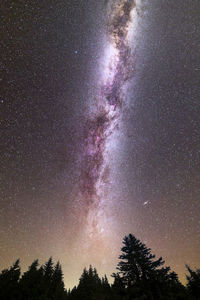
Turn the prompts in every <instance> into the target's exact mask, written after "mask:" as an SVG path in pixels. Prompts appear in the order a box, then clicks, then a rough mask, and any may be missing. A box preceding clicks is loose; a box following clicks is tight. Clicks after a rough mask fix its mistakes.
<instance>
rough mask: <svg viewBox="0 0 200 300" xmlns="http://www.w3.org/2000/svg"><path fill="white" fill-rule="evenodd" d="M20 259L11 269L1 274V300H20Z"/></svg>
mask: <svg viewBox="0 0 200 300" xmlns="http://www.w3.org/2000/svg"><path fill="white" fill-rule="evenodd" d="M19 278H20V266H19V259H18V260H16V262H15V263H14V264H13V266H11V267H10V269H5V270H3V271H2V272H1V273H0V299H6V300H12V299H19Z"/></svg>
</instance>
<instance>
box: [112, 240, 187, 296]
mask: <svg viewBox="0 0 200 300" xmlns="http://www.w3.org/2000/svg"><path fill="white" fill-rule="evenodd" d="M123 244H124V246H123V247H122V249H121V251H122V254H121V255H120V256H119V259H120V261H119V263H118V266H117V270H118V273H117V274H113V277H114V278H115V285H116V281H118V282H119V281H120V279H121V280H122V283H123V285H124V287H125V290H126V292H127V293H128V294H129V295H130V297H131V298H133V299H134V298H136V297H141V296H142V297H144V299H170V297H171V294H172V289H171V286H172V285H179V284H180V283H179V281H178V279H177V276H175V275H176V274H175V273H174V272H173V273H170V272H169V271H170V267H163V264H164V260H163V259H162V257H160V258H159V259H157V260H156V259H155V255H153V254H152V253H151V249H150V248H147V247H146V245H145V244H143V243H142V242H141V241H140V240H138V239H136V237H135V236H134V235H132V234H129V235H128V236H125V237H124V239H123ZM172 283H173V284H172ZM180 285H181V284H180Z"/></svg>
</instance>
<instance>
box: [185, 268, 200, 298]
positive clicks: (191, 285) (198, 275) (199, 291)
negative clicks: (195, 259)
mask: <svg viewBox="0 0 200 300" xmlns="http://www.w3.org/2000/svg"><path fill="white" fill-rule="evenodd" d="M186 268H187V270H188V272H189V275H186V279H187V288H188V291H189V293H190V294H191V295H192V296H193V297H194V299H195V300H199V299H200V269H197V270H195V271H194V270H192V269H191V268H190V267H189V266H188V265H186Z"/></svg>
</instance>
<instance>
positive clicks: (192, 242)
mask: <svg viewBox="0 0 200 300" xmlns="http://www.w3.org/2000/svg"><path fill="white" fill-rule="evenodd" d="M0 15H1V21H0V22H1V24H0V32H1V39H0V268H1V269H3V268H6V267H8V266H9V265H11V264H12V263H13V262H14V261H15V260H16V259H17V258H18V257H19V258H20V259H21V265H22V267H23V270H25V269H26V268H27V267H28V265H30V264H31V263H32V261H33V260H34V259H35V258H39V261H40V263H44V262H45V261H46V260H47V259H48V258H49V257H50V256H53V259H54V260H55V261H56V260H60V262H61V264H62V267H63V271H64V275H65V284H66V287H67V288H69V287H72V286H73V285H74V284H77V282H78V279H79V277H80V275H81V272H82V270H83V268H84V267H85V266H88V265H89V264H92V265H94V266H95V267H96V268H97V271H98V272H99V273H100V275H102V274H104V273H106V274H107V275H108V276H109V275H110V274H112V273H113V272H114V271H115V268H116V264H117V261H118V255H119V254H120V248H121V246H122V238H123V237H124V235H125V234H128V233H133V234H134V235H135V236H136V237H137V238H139V239H141V241H142V242H144V243H146V244H147V246H148V247H150V248H152V252H153V253H155V254H156V256H157V257H159V256H162V257H163V258H164V260H165V261H166V264H167V265H170V266H171V268H172V270H174V271H175V272H177V273H178V275H179V278H180V280H182V281H183V282H184V278H185V273H186V269H185V264H189V265H190V266H191V267H200V60H199V57H200V22H199V20H200V3H199V0H176V1H172V0H152V1H145V0H137V1H136V2H134V1H133V0H116V1H112V0H107V1H105V0H87V1H86V0H65V1H64V0H57V1H52V0H48V1H39V0H35V1H11V0H10V1H9V0H8V1H2V3H1V4H0Z"/></svg>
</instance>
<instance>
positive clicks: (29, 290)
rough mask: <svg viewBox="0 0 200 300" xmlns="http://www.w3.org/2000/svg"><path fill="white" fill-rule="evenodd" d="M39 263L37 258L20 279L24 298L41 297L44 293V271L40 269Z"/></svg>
mask: <svg viewBox="0 0 200 300" xmlns="http://www.w3.org/2000/svg"><path fill="white" fill-rule="evenodd" d="M38 265H39V264H38V260H35V261H34V262H33V263H32V264H31V266H30V267H29V269H28V271H27V272H25V273H24V274H23V276H22V278H21V279H20V283H19V285H20V291H21V299H22V300H27V299H39V297H40V296H41V295H42V293H43V291H42V279H43V273H42V270H41V269H38Z"/></svg>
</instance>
